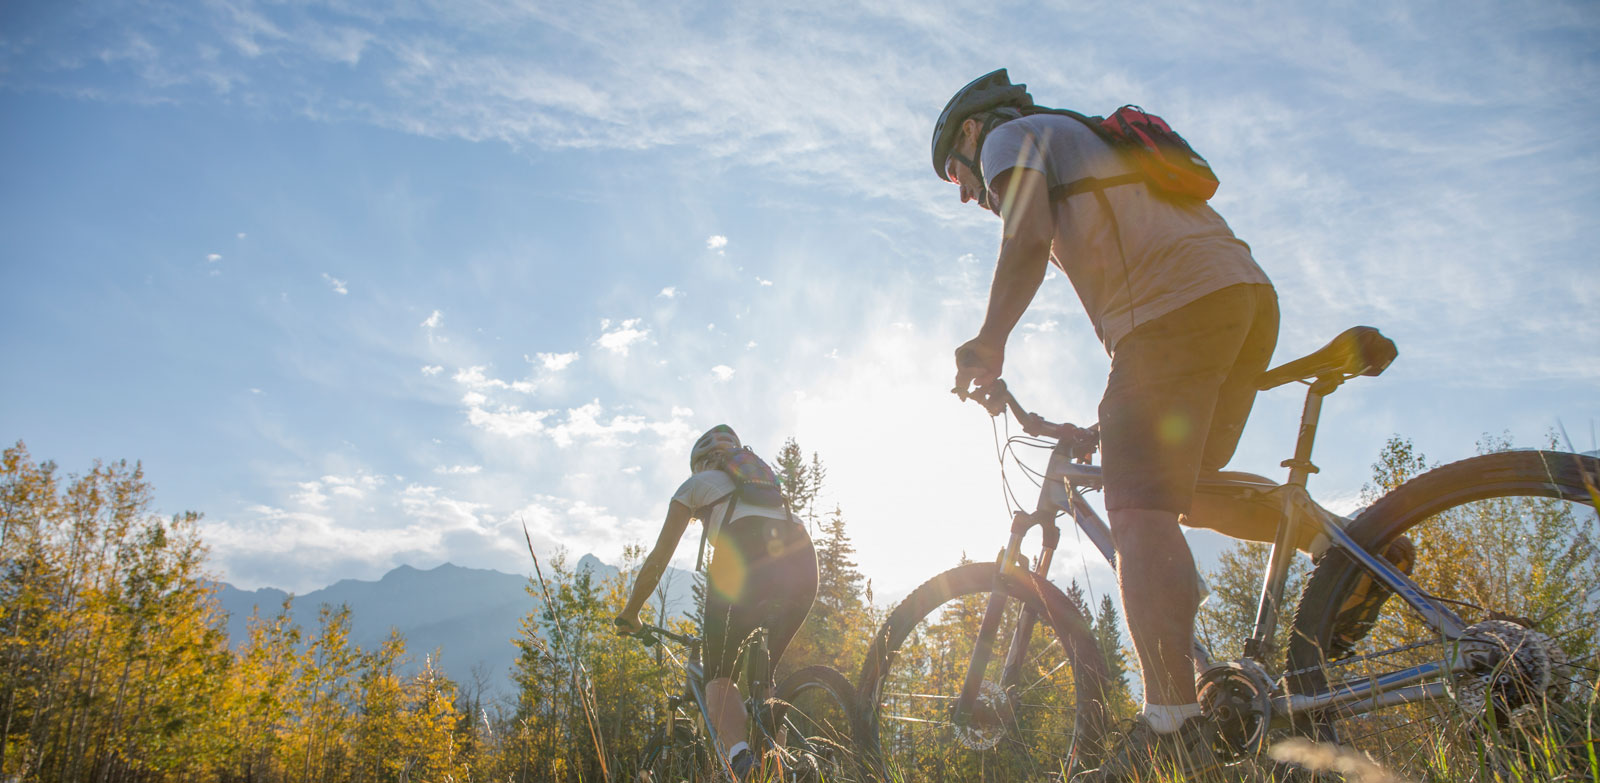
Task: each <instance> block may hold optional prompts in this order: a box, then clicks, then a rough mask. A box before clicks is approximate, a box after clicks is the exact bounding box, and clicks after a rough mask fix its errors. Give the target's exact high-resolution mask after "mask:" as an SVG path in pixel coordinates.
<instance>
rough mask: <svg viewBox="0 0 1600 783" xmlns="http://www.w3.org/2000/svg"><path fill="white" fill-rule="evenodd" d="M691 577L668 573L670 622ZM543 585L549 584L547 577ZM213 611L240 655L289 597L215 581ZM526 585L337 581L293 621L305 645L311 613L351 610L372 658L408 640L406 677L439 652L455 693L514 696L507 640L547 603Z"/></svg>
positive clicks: (442, 579) (421, 579)
mask: <svg viewBox="0 0 1600 783" xmlns="http://www.w3.org/2000/svg"><path fill="white" fill-rule="evenodd" d="M572 571H573V573H579V572H582V571H589V572H590V573H591V574H593V576H594V577H595V578H596V579H609V578H613V577H615V576H616V575H617V573H618V569H617V568H616V567H615V566H612V565H609V564H607V563H605V562H604V561H602V560H600V559H599V558H598V557H595V556H594V555H592V554H587V555H584V556H583V557H580V558H578V560H577V562H576V563H574V564H573V567H572ZM690 576H691V575H690V573H689V572H687V571H684V570H682V569H678V568H671V567H669V568H668V573H667V575H666V576H664V577H663V581H666V580H667V579H670V580H671V582H670V583H669V587H668V607H669V613H670V614H672V615H675V616H680V615H684V614H687V613H688V612H690V611H691V610H692V607H693V606H694V599H693V596H692V592H691V590H692V588H691V585H692V584H693V579H691V578H690ZM546 578H547V579H548V578H549V575H548V574H547V575H546ZM216 584H217V591H216V595H217V602H218V605H219V606H220V607H221V609H222V611H224V612H226V613H227V621H226V624H225V625H224V630H225V631H226V632H227V634H228V643H229V645H230V646H232V647H235V648H237V647H239V646H240V645H242V644H244V643H245V642H246V640H248V639H249V620H250V617H251V615H252V613H258V614H259V616H260V617H261V618H263V619H265V618H271V617H275V616H277V614H278V612H279V610H280V609H281V608H282V606H283V602H284V600H285V599H288V598H289V597H290V596H291V595H292V594H291V593H289V592H288V591H285V590H280V589H278V588H275V587H261V588H257V589H255V590H241V589H239V588H237V587H234V586H232V585H230V584H228V583H227V582H218V583H216ZM530 584H536V583H535V582H534V581H533V579H532V577H531V576H518V575H515V574H508V573H505V572H503V571H496V570H493V569H486V568H472V567H468V566H458V565H455V564H454V563H449V562H446V563H441V564H439V565H437V566H434V567H433V568H430V569H426V570H424V569H419V568H416V567H415V566H412V565H409V564H403V565H399V566H396V567H395V568H393V569H390V570H389V572H388V573H385V574H384V575H383V576H381V577H379V578H378V579H377V580H363V579H351V578H346V579H340V580H338V581H336V582H334V583H333V584H330V585H328V586H327V587H324V588H320V589H317V590H313V591H311V592H308V593H306V594H304V595H295V596H293V598H294V600H293V603H292V604H291V606H290V612H289V616H290V620H291V621H292V622H294V623H295V624H297V625H299V626H300V629H301V639H302V643H309V641H310V639H311V638H313V637H314V636H315V635H316V633H317V613H318V611H319V610H320V608H321V607H322V606H324V605H327V606H333V607H338V606H340V605H345V606H348V607H350V641H351V642H352V643H353V644H356V645H358V646H360V647H361V649H362V650H364V651H370V650H375V649H377V648H378V647H379V646H381V645H382V644H383V642H384V641H385V640H387V639H388V638H389V633H390V630H391V629H393V630H396V631H398V632H399V633H400V635H401V636H403V637H404V638H405V642H406V652H407V655H408V657H409V659H410V662H409V664H408V668H407V669H406V671H414V670H416V669H417V668H419V667H420V666H421V662H422V660H423V659H424V657H427V656H432V655H433V654H434V652H435V651H438V652H439V656H438V658H437V660H436V665H437V666H439V668H440V669H442V670H443V671H444V672H445V674H446V675H447V676H449V677H450V678H451V679H452V680H454V681H456V683H457V684H458V685H461V686H463V687H466V686H468V685H476V686H478V687H481V688H483V689H484V691H485V692H486V693H496V692H498V693H503V694H509V693H510V692H511V679H510V671H511V666H512V664H513V663H514V662H515V660H516V657H517V648H516V646H515V645H514V644H513V642H512V640H513V639H514V638H515V637H516V636H517V635H518V634H519V633H520V630H521V626H522V621H523V618H525V617H526V616H527V615H528V613H529V612H532V611H534V610H535V609H536V608H538V606H539V605H540V604H542V603H543V600H542V598H539V597H536V596H537V593H535V594H530V593H529V592H528V590H527V587H528V586H529V585H530Z"/></svg>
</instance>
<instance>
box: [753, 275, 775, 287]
mask: <svg viewBox="0 0 1600 783" xmlns="http://www.w3.org/2000/svg"><path fill="white" fill-rule="evenodd" d="M756 282H757V283H759V284H761V285H763V286H770V285H772V281H771V280H765V279H762V278H760V277H757V278H756Z"/></svg>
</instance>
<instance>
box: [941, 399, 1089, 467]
mask: <svg viewBox="0 0 1600 783" xmlns="http://www.w3.org/2000/svg"><path fill="white" fill-rule="evenodd" d="M950 391H951V393H952V394H954V395H956V396H957V397H960V398H961V399H962V400H963V401H966V400H972V401H973V402H976V403H978V404H979V405H982V406H983V408H984V410H986V411H988V412H989V415H990V416H999V415H1000V414H1001V413H1004V412H1005V411H1006V409H1008V408H1009V409H1010V410H1011V415H1012V416H1015V417H1016V419H1017V423H1018V424H1021V425H1022V431H1023V432H1026V433H1028V434H1029V435H1032V436H1034V437H1038V438H1054V439H1055V440H1057V441H1059V442H1061V443H1066V444H1070V445H1071V447H1072V451H1073V456H1074V458H1084V457H1087V456H1088V455H1090V454H1093V453H1094V451H1095V449H1096V448H1097V447H1098V446H1099V443H1100V425H1099V424H1095V425H1094V426H1091V427H1088V428H1087V429H1085V428H1083V427H1079V426H1076V425H1073V424H1066V423H1061V424H1057V423H1056V422H1053V421H1049V420H1047V419H1045V418H1044V417H1042V416H1040V415H1039V414H1037V413H1033V412H1031V411H1029V410H1027V409H1026V408H1024V407H1022V403H1020V402H1017V398H1016V395H1014V394H1012V393H1011V390H1010V389H1007V388H1006V382H1005V381H1003V380H996V381H995V382H994V383H991V384H989V385H988V386H983V387H979V388H975V389H972V390H970V391H969V390H966V389H960V388H957V389H951V390H950Z"/></svg>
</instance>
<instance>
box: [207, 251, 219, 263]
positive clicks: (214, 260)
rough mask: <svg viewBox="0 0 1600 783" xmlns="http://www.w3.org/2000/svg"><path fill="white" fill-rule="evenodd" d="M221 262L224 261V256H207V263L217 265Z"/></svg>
mask: <svg viewBox="0 0 1600 783" xmlns="http://www.w3.org/2000/svg"><path fill="white" fill-rule="evenodd" d="M221 260H222V256H221V255H220V254H217V253H207V254H206V263H210V264H215V263H217V262H218V261H221Z"/></svg>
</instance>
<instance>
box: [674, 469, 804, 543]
mask: <svg viewBox="0 0 1600 783" xmlns="http://www.w3.org/2000/svg"><path fill="white" fill-rule="evenodd" d="M734 489H735V486H734V483H733V478H732V477H730V476H729V475H728V474H726V473H723V472H722V471H721V470H717V469H715V468H713V469H711V470H702V471H700V472H699V473H696V474H694V475H693V476H690V477H689V480H688V481H685V482H683V486H681V487H678V491H677V492H674V493H673V494H672V499H673V500H676V501H678V502H679V503H682V504H684V505H685V506H688V507H689V512H690V513H691V514H693V515H694V518H695V519H698V520H700V524H702V525H705V528H706V538H707V539H709V540H710V541H711V543H713V544H715V543H716V541H717V533H718V532H719V529H720V528H721V527H722V523H723V522H724V521H729V522H731V521H733V519H739V518H741V517H766V518H768V519H781V520H785V521H787V520H788V519H789V512H788V510H787V509H784V508H774V507H772V506H758V505H755V504H752V503H749V502H747V501H743V500H740V501H738V505H737V506H736V507H735V508H734V510H733V517H732V519H729V518H728V504H729V503H733V502H735V498H734V496H733V491H734Z"/></svg>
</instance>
